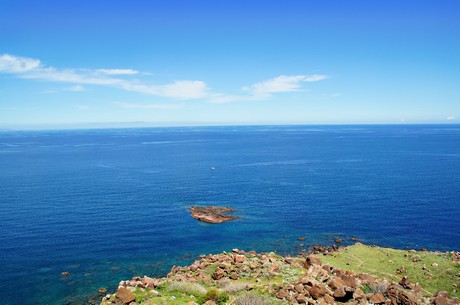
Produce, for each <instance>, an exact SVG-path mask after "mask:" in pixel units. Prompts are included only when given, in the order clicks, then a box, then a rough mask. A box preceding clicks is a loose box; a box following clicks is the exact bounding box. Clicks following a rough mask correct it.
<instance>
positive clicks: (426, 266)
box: [319, 243, 460, 297]
mask: <svg viewBox="0 0 460 305" xmlns="http://www.w3.org/2000/svg"><path fill="white" fill-rule="evenodd" d="M319 257H320V258H321V260H322V261H323V263H325V264H330V265H332V266H334V267H336V268H341V269H345V270H353V271H355V272H356V273H360V272H366V273H369V274H371V275H374V276H376V277H379V278H387V279H388V280H390V281H396V282H399V281H400V280H401V278H402V277H403V276H408V277H409V279H410V281H411V282H412V283H414V284H415V283H416V282H418V283H419V284H420V285H421V286H422V288H423V289H426V290H424V292H425V293H428V294H434V293H435V292H436V291H439V290H446V291H448V292H449V293H450V295H451V296H456V297H460V292H458V291H455V286H452V284H456V285H458V284H459V279H458V277H456V274H458V273H459V272H460V265H459V264H455V263H453V262H452V257H451V256H450V255H449V254H446V253H439V252H428V251H419V252H416V253H413V251H412V252H409V251H404V250H396V249H389V248H381V247H372V246H366V245H363V244H360V243H357V244H355V245H353V246H349V247H347V248H344V249H342V250H340V251H339V252H336V253H334V255H332V256H330V255H327V256H319ZM370 288H372V287H370Z"/></svg>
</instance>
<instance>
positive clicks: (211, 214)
mask: <svg viewBox="0 0 460 305" xmlns="http://www.w3.org/2000/svg"><path fill="white" fill-rule="evenodd" d="M234 211H235V210H234V209H232V208H229V207H217V206H207V207H199V206H192V207H191V208H190V212H192V217H193V218H195V219H197V220H200V221H203V222H207V223H214V224H216V223H222V222H224V221H230V220H234V219H236V218H238V217H236V216H229V215H225V214H224V213H229V212H234Z"/></svg>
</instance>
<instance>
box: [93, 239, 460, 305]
mask: <svg viewBox="0 0 460 305" xmlns="http://www.w3.org/2000/svg"><path fill="white" fill-rule="evenodd" d="M368 248H369V251H374V249H372V248H371V247H368ZM337 251H340V252H341V251H347V248H343V249H340V248H338V247H334V248H333V247H315V248H313V251H312V252H310V253H308V254H306V255H304V256H297V257H290V256H287V257H283V256H280V255H277V254H275V253H261V254H260V253H256V252H254V251H249V252H245V251H243V250H238V249H234V250H232V251H231V252H228V253H227V252H224V253H222V254H211V255H203V256H201V257H200V259H199V260H197V261H195V262H194V263H193V264H192V265H190V266H186V267H177V266H175V267H173V268H172V269H171V272H170V273H169V274H168V275H167V277H164V278H150V277H147V276H144V277H142V278H141V277H134V278H133V279H131V280H128V281H121V282H120V283H119V286H118V289H117V291H116V292H115V293H114V294H108V295H106V296H105V297H104V298H103V299H102V303H101V304H102V305H109V304H116V305H124V304H129V305H154V304H161V305H165V304H186V305H193V304H206V305H215V304H236V305H245V304H257V305H259V304H260V305H263V304H320V305H332V304H336V303H347V304H353V305H358V304H359V305H365V304H385V305H428V304H430V305H431V304H432V305H454V304H458V299H457V298H455V297H452V296H451V295H450V294H449V292H447V291H442V290H441V291H436V292H434V293H430V292H429V291H428V290H426V289H425V288H428V287H422V286H421V285H420V284H419V283H417V282H414V283H413V282H412V279H411V278H410V277H409V276H408V275H404V274H401V275H399V276H398V278H399V281H394V280H392V279H394V277H392V278H391V279H390V278H379V277H377V276H375V275H371V274H369V273H367V272H357V271H353V270H345V269H343V268H338V267H335V266H333V265H331V264H327V263H323V261H324V260H327V258H328V257H334V256H335V255H336V254H337V253H338V252H337ZM399 251H400V252H401V253H399V252H398V255H399V254H401V255H405V256H403V257H405V258H408V259H409V261H410V260H412V257H417V256H418V254H417V253H418V252H416V251H414V250H411V252H409V251H402V250H399ZM313 252H314V253H316V254H313ZM388 253H390V252H388ZM414 253H415V254H414ZM438 256H439V255H438ZM439 257H440V259H442V260H444V259H445V258H446V257H448V259H449V260H452V264H453V265H452V266H454V267H455V268H457V269H456V270H457V272H458V271H459V269H460V266H459V263H458V262H459V259H460V253H459V252H452V253H451V254H449V255H446V256H439ZM415 263H417V262H415ZM433 264H435V263H433ZM456 277H457V279H459V278H460V273H458V274H457V275H456ZM453 285H457V284H455V283H454V284H453ZM181 287H182V288H181ZM186 287H188V288H186ZM191 287H193V289H192V288H191ZM450 288H451V287H450ZM213 289H214V290H213ZM446 290H447V287H446ZM210 291H214V294H213V295H212V296H210V295H208V294H209V292H210ZM453 291H454V292H456V289H454V290H453ZM248 299H250V300H252V301H250V302H245V301H247V300H248Z"/></svg>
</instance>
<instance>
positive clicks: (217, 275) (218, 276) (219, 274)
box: [212, 268, 225, 280]
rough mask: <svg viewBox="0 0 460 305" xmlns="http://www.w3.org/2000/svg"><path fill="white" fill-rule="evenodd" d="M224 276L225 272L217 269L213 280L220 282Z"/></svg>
mask: <svg viewBox="0 0 460 305" xmlns="http://www.w3.org/2000/svg"><path fill="white" fill-rule="evenodd" d="M224 276H225V271H223V270H222V269H219V268H217V269H216V271H215V272H214V273H213V274H212V278H213V279H215V280H220V279H221V278H223V277H224Z"/></svg>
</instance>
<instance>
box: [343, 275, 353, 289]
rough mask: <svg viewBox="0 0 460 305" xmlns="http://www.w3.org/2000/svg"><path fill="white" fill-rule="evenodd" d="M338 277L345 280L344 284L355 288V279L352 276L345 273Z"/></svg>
mask: <svg viewBox="0 0 460 305" xmlns="http://www.w3.org/2000/svg"><path fill="white" fill-rule="evenodd" d="M340 278H341V279H342V280H343V281H344V282H345V286H347V287H351V288H353V289H356V279H355V277H354V276H351V275H347V274H345V275H342V276H341V277H340Z"/></svg>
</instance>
